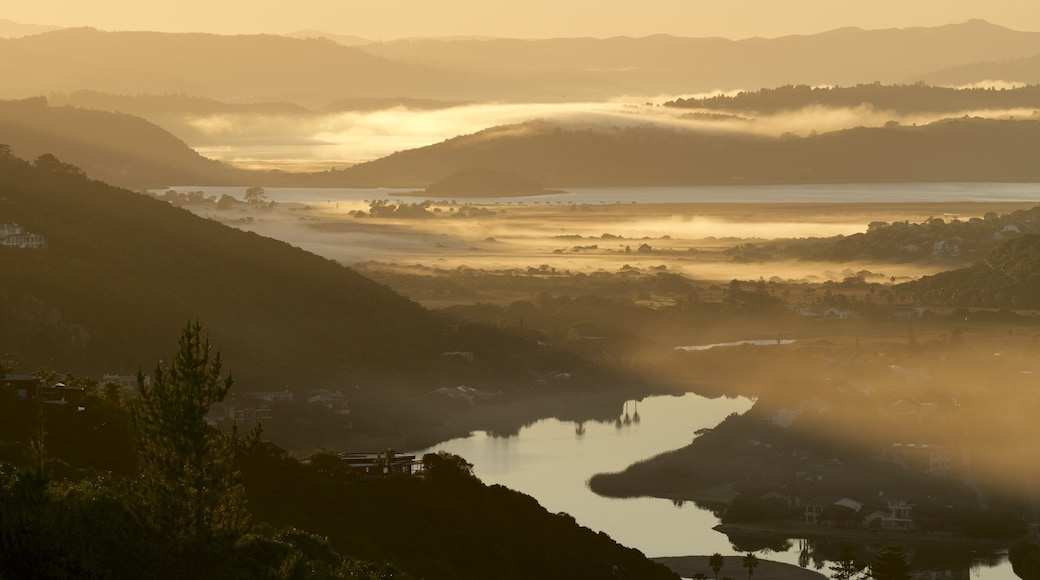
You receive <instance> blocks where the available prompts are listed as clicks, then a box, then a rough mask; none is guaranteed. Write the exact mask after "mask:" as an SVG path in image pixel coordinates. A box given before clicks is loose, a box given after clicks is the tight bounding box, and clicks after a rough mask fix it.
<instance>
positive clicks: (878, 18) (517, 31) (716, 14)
mask: <svg viewBox="0 0 1040 580" xmlns="http://www.w3.org/2000/svg"><path fill="white" fill-rule="evenodd" d="M4 4H6V6H4V7H2V8H0V18H6V19H8V20H13V21H15V22H20V23H23V24H50V25H57V26H93V27H95V28H99V29H102V30H158V31H168V32H216V33H226V34H248V33H261V32H262V33H276V34H278V33H288V32H294V31H298V30H302V29H317V30H321V31H324V32H329V33H335V34H349V35H355V36H360V37H364V38H369V39H376V40H389V39H394V38H406V37H416V36H502V37H514V38H517V37H518V38H545V37H574V36H593V37H609V36H646V35H650V34H658V33H666V34H672V35H676V36H693V37H704V36H721V37H726V38H733V39H739V38H747V37H752V36H763V37H775V36H783V35H788V34H813V33H816V32H822V31H825V30H830V29H833V28H840V27H844V26H859V27H861V28H902V27H910V26H938V25H942V24H950V23H955V22H963V21H965V20H969V19H972V18H981V19H984V20H987V21H989V22H991V23H993V24H999V25H1002V26H1006V27H1008V28H1012V29H1015V30H1026V31H1040V2H1037V1H1035V0H870V1H865V0H710V1H709V0H642V1H639V2H636V1H621V0H479V1H476V0H365V1H364V2H361V1H358V0H295V1H293V2H286V1H285V0H250V1H245V0H143V1H142V0H91V1H89V2H84V1H83V0H11V1H10V2H4Z"/></svg>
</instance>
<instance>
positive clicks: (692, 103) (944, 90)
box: [665, 83, 1040, 114]
mask: <svg viewBox="0 0 1040 580" xmlns="http://www.w3.org/2000/svg"><path fill="white" fill-rule="evenodd" d="M665 106H669V107H676V108H681V109H712V110H718V111H733V112H746V113H756V114H772V113H778V112H780V111H793V110H797V109H801V108H804V107H831V108H839V107H861V106H869V107H871V108H874V109H877V110H885V111H892V112H893V113H901V114H906V113H956V112H961V111H973V110H980V109H1016V108H1027V109H1033V110H1035V109H1037V108H1040V85H1030V86H1025V87H1017V88H1013V89H1007V90H993V89H981V88H969V89H955V88H951V87H941V86H929V85H926V84H923V83H917V84H912V85H883V84H881V83H870V84H859V85H855V86H851V87H810V86H809V85H784V86H781V87H776V88H772V89H760V90H758V91H741V92H740V93H737V94H736V95H716V96H712V97H702V98H689V99H676V100H674V101H669V102H667V103H665Z"/></svg>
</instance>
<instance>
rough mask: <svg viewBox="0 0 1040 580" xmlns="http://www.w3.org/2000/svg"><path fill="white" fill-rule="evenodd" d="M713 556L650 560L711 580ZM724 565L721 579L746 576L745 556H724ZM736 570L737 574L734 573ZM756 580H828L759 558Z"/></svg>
mask: <svg viewBox="0 0 1040 580" xmlns="http://www.w3.org/2000/svg"><path fill="white" fill-rule="evenodd" d="M710 558H711V556H665V557H659V558H650V559H651V560H653V561H654V562H657V563H658V564H662V565H664V566H666V567H668V569H669V570H671V571H672V572H675V573H676V574H678V575H680V576H682V577H684V578H692V577H693V576H694V575H695V574H697V573H702V574H705V575H706V576H707V577H708V578H709V579H714V578H715V574H714V572H713V571H712V569H711V565H710V564H709V559H710ZM722 558H723V565H722V568H721V569H720V570H719V578H720V579H721V578H740V577H743V576H744V575H746V570H745V568H744V567H743V564H744V556H723V557H722ZM734 570H736V573H733V571H734ZM754 578H755V580H820V579H822V578H827V576H826V575H824V574H823V573H822V572H817V571H815V570H809V569H806V568H801V567H798V566H795V565H794V564H785V563H783V562H776V561H773V560H767V559H765V558H762V557H759V558H758V566H757V567H755V571H754Z"/></svg>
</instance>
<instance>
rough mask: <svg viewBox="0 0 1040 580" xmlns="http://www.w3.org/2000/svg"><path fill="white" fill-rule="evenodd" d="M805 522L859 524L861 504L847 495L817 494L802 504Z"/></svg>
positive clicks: (816, 523) (815, 523) (814, 523)
mask: <svg viewBox="0 0 1040 580" xmlns="http://www.w3.org/2000/svg"><path fill="white" fill-rule="evenodd" d="M803 506H804V508H805V510H804V514H805V523H807V524H813V525H848V524H849V523H850V522H851V523H853V524H855V525H859V521H860V520H859V517H860V516H859V513H860V511H862V510H863V504H862V503H860V502H858V501H856V500H854V499H851V498H847V497H841V498H839V497H831V496H817V497H814V498H812V499H810V500H809V501H807V502H805V503H804V504H803Z"/></svg>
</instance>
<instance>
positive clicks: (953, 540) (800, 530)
mask: <svg viewBox="0 0 1040 580" xmlns="http://www.w3.org/2000/svg"><path fill="white" fill-rule="evenodd" d="M765 525H766V524H759V525H754V524H751V525H739V524H719V525H717V526H715V527H713V528H712V529H713V530H715V531H716V532H719V533H722V534H726V536H729V535H730V534H733V535H737V536H743V537H756V538H784V539H787V538H805V539H807V540H839V541H840V540H848V541H857V542H862V541H875V542H893V541H894V542H902V543H908V544H940V545H949V544H955V545H959V546H972V547H979V548H1003V549H1006V548H1007V547H1008V545H1010V544H1011V542H1012V541H1013V540H1012V539H1009V540H997V539H993V538H968V537H965V536H956V535H952V534H942V535H938V534H928V533H925V532H914V531H908V532H898V531H893V530H886V531H881V530H879V531H870V530H861V529H840V528H830V527H826V526H813V527H814V528H822V529H819V530H813V529H809V528H807V527H806V526H801V527H795V526H789V527H775V528H771V529H766V528H764V527H761V526H765Z"/></svg>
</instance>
